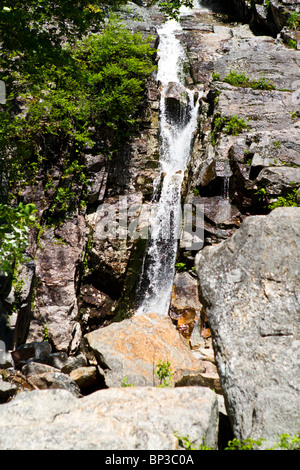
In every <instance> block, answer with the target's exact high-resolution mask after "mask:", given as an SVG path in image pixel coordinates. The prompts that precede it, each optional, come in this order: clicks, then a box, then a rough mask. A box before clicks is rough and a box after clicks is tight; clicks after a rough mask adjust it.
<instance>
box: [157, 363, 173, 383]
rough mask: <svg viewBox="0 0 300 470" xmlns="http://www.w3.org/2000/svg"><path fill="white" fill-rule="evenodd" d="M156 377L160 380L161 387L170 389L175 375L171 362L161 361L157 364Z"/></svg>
mask: <svg viewBox="0 0 300 470" xmlns="http://www.w3.org/2000/svg"><path fill="white" fill-rule="evenodd" d="M156 375H157V377H158V378H159V387H170V386H171V385H172V375H173V373H172V371H171V364H170V362H169V361H161V360H159V361H158V363H157V364H156Z"/></svg>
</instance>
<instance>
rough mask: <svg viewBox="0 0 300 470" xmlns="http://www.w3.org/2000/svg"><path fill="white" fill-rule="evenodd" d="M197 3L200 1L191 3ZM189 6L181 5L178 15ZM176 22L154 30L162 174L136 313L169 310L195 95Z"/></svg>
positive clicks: (194, 118) (193, 127)
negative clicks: (173, 100) (174, 94)
mask: <svg viewBox="0 0 300 470" xmlns="http://www.w3.org/2000/svg"><path fill="white" fill-rule="evenodd" d="M194 5H195V7H194V8H199V6H200V5H199V2H194ZM191 13H193V10H189V9H187V8H183V9H182V14H191ZM180 31H181V26H180V23H179V22H176V21H175V20H170V21H167V22H166V23H164V24H163V25H162V27H161V28H160V29H159V30H158V34H159V38H160V44H159V50H158V55H159V62H158V72H157V82H158V84H159V86H160V93H161V99H160V165H161V178H162V179H163V183H162V187H161V192H160V197H159V201H158V202H157V205H156V208H155V211H153V212H154V213H153V215H152V216H151V221H150V226H151V228H150V239H149V243H148V249H147V252H146V255H145V258H144V262H143V269H142V273H141V277H140V282H139V289H138V301H139V306H138V309H137V312H136V314H137V315H139V314H147V313H151V312H155V313H158V314H160V315H167V314H168V309H169V304H170V298H171V292H172V286H173V280H174V274H175V262H176V255H177V248H178V240H179V238H180V234H181V229H182V216H181V186H182V182H183V178H184V172H185V169H186V167H187V164H188V161H189V158H190V154H191V145H192V139H193V135H194V132H195V130H196V127H197V118H198V108H199V97H198V99H197V94H196V93H195V91H193V90H191V89H189V88H187V87H186V86H185V85H184V83H183V81H184V80H183V78H182V77H183V76H184V74H183V70H182V67H183V64H184V60H185V51H184V48H183V46H182V44H181V42H180V40H179V39H178V38H177V35H178V33H180ZM170 86H171V87H172V88H173V89H174V87H175V89H176V87H177V89H178V90H179V94H180V95H181V96H182V101H183V103H182V104H181V106H180V110H179V113H178V116H177V119H176V120H174V116H172V115H171V117H170V109H169V108H168V96H170V95H168V93H170Z"/></svg>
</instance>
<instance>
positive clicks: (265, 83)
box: [223, 70, 275, 90]
mask: <svg viewBox="0 0 300 470" xmlns="http://www.w3.org/2000/svg"><path fill="white" fill-rule="evenodd" d="M223 81H224V82H225V83H229V84H230V85H233V86H240V87H249V88H254V89H255V90H274V89H275V85H274V84H273V83H272V82H271V81H270V80H268V79H266V78H265V77H261V78H260V79H256V80H250V78H249V77H247V75H245V73H244V72H241V73H238V72H236V71H235V70H231V71H230V72H229V73H228V74H227V75H226V76H225V77H224V79H223Z"/></svg>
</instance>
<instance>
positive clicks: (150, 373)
mask: <svg viewBox="0 0 300 470" xmlns="http://www.w3.org/2000/svg"><path fill="white" fill-rule="evenodd" d="M83 342H84V346H85V349H86V350H87V352H88V353H89V354H90V355H92V356H95V357H96V359H97V361H98V364H99V365H100V367H101V368H102V369H103V374H104V378H105V383H106V385H107V386H108V387H116V386H120V385H121V382H122V380H123V379H124V377H127V379H128V383H133V384H134V385H140V386H145V385H158V383H159V381H158V377H157V375H156V371H155V369H156V365H157V363H158V361H165V362H166V361H169V362H170V364H171V366H170V368H171V370H172V372H173V373H174V372H175V371H176V370H177V369H190V370H192V371H194V372H195V373H197V372H199V371H203V365H202V361H201V360H200V359H198V358H195V357H194V356H193V354H192V352H191V350H190V349H189V347H188V345H187V343H186V341H185V340H184V339H183V338H182V336H181V335H180V334H179V333H178V331H177V330H176V328H175V327H174V325H173V324H172V321H171V320H170V318H169V317H161V316H159V315H157V314H155V313H149V314H147V315H139V316H134V317H132V318H130V319H127V320H124V321H122V322H120V323H112V324H111V325H109V326H107V327H105V328H102V329H98V330H95V331H93V332H91V333H88V334H87V335H85V337H84V341H83Z"/></svg>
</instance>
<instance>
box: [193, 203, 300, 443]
mask: <svg viewBox="0 0 300 470" xmlns="http://www.w3.org/2000/svg"><path fill="white" fill-rule="evenodd" d="M299 266H300V208H297V207H292V208H279V209H276V210H274V211H273V212H271V213H270V214H269V215H268V216H253V217H248V218H247V219H246V220H245V221H244V222H243V224H242V225H241V227H240V229H239V230H237V231H236V232H235V234H234V235H233V236H232V237H231V238H230V239H228V240H226V241H223V242H221V243H220V244H218V245H215V246H211V247H206V248H204V249H203V250H202V252H199V253H198V255H197V256H196V271H197V274H198V277H199V284H200V296H201V301H202V302H203V304H204V305H205V307H206V311H207V317H208V321H209V323H210V328H211V331H212V336H213V344H214V349H215V356H216V362H217V366H218V371H219V375H220V381H221V386H222V389H223V393H224V396H225V401H226V404H227V412H228V415H229V417H230V419H231V422H232V426H233V432H234V434H235V436H236V437H237V438H239V439H245V438H249V437H251V438H264V439H266V445H267V443H268V442H269V441H271V442H274V437H275V436H278V435H279V434H281V433H292V434H293V433H297V432H298V431H299V422H300V413H299V409H300V408H299V405H300V370H299V364H300V362H299V346H300V341H299V337H300V336H299V333H300V317H299V311H300V296H299V292H300V270H299Z"/></svg>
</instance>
